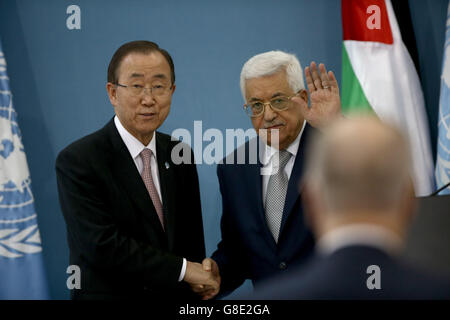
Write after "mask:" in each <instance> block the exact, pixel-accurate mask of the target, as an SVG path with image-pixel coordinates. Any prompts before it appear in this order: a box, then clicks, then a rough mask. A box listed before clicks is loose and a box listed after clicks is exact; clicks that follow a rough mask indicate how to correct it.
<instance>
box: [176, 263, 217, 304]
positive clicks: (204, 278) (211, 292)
mask: <svg viewBox="0 0 450 320" xmlns="http://www.w3.org/2000/svg"><path fill="white" fill-rule="evenodd" d="M220 280H221V279H220V274H219V267H218V266H217V263H216V262H215V261H214V260H212V259H210V258H206V259H204V260H203V262H202V264H200V263H197V262H190V261H188V262H187V266H186V274H185V276H184V281H186V282H187V283H189V285H190V286H191V289H192V291H194V292H195V293H197V294H199V295H200V296H201V297H202V299H203V300H208V299H211V298H213V297H214V296H215V295H217V293H219V290H220Z"/></svg>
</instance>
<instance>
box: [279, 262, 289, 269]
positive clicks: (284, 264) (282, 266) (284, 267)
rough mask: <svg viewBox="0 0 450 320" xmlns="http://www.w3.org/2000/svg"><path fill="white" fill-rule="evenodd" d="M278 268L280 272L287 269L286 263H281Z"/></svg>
mask: <svg viewBox="0 0 450 320" xmlns="http://www.w3.org/2000/svg"><path fill="white" fill-rule="evenodd" d="M279 268H280V270H284V269H286V268H287V265H286V263H285V262H281V263H280V265H279Z"/></svg>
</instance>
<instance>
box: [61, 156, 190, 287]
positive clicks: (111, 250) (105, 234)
mask: <svg viewBox="0 0 450 320" xmlns="http://www.w3.org/2000/svg"><path fill="white" fill-rule="evenodd" d="M56 176H57V183H58V193H59V201H60V205H61V209H62V212H63V215H64V218H65V221H66V225H67V233H68V240H69V247H70V250H71V252H73V253H75V254H76V255H78V256H81V257H82V258H83V260H84V261H86V263H87V264H88V265H89V266H90V267H91V268H95V269H97V270H102V269H103V270H108V271H114V272H118V273H120V274H121V277H126V276H127V275H129V277H130V281H131V279H142V282H143V285H149V286H155V287H164V288H166V289H167V288H171V287H175V286H177V285H178V277H179V275H180V271H181V267H182V258H181V257H177V256H174V255H172V254H169V253H168V252H164V251H162V250H159V249H157V248H154V247H152V246H151V245H150V244H148V243H143V242H141V241H138V240H136V239H134V238H133V237H132V236H131V235H128V234H124V233H123V232H121V229H120V228H119V226H118V223H117V221H115V220H116V219H115V218H114V215H113V214H112V212H111V211H112V210H111V204H110V203H109V201H108V199H110V195H108V193H107V192H108V186H106V185H105V183H104V181H103V182H102V181H101V179H100V178H99V176H98V174H97V172H96V170H95V169H94V167H93V166H92V163H90V161H89V160H87V159H86V157H83V156H82V155H81V152H80V151H79V150H76V149H70V148H66V149H65V150H63V151H62V152H61V153H60V154H59V156H58V158H57V160H56ZM136 275H139V276H137V277H136Z"/></svg>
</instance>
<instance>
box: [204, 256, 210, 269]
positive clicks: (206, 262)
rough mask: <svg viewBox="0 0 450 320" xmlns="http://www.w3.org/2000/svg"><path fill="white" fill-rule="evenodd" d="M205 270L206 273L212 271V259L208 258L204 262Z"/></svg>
mask: <svg viewBox="0 0 450 320" xmlns="http://www.w3.org/2000/svg"><path fill="white" fill-rule="evenodd" d="M202 265H203V270H205V271H211V259H209V258H206V259H204V260H203V262H202Z"/></svg>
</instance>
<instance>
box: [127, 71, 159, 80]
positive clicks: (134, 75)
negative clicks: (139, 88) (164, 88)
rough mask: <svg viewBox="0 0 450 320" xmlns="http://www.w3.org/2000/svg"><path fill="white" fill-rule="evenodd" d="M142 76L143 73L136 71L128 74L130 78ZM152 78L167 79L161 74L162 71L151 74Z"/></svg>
mask: <svg viewBox="0 0 450 320" xmlns="http://www.w3.org/2000/svg"><path fill="white" fill-rule="evenodd" d="M143 77H144V75H143V74H142V73H136V72H134V73H132V74H131V75H130V78H143ZM153 78H158V79H167V77H166V75H165V74H162V73H158V74H155V75H154V76H153Z"/></svg>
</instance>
